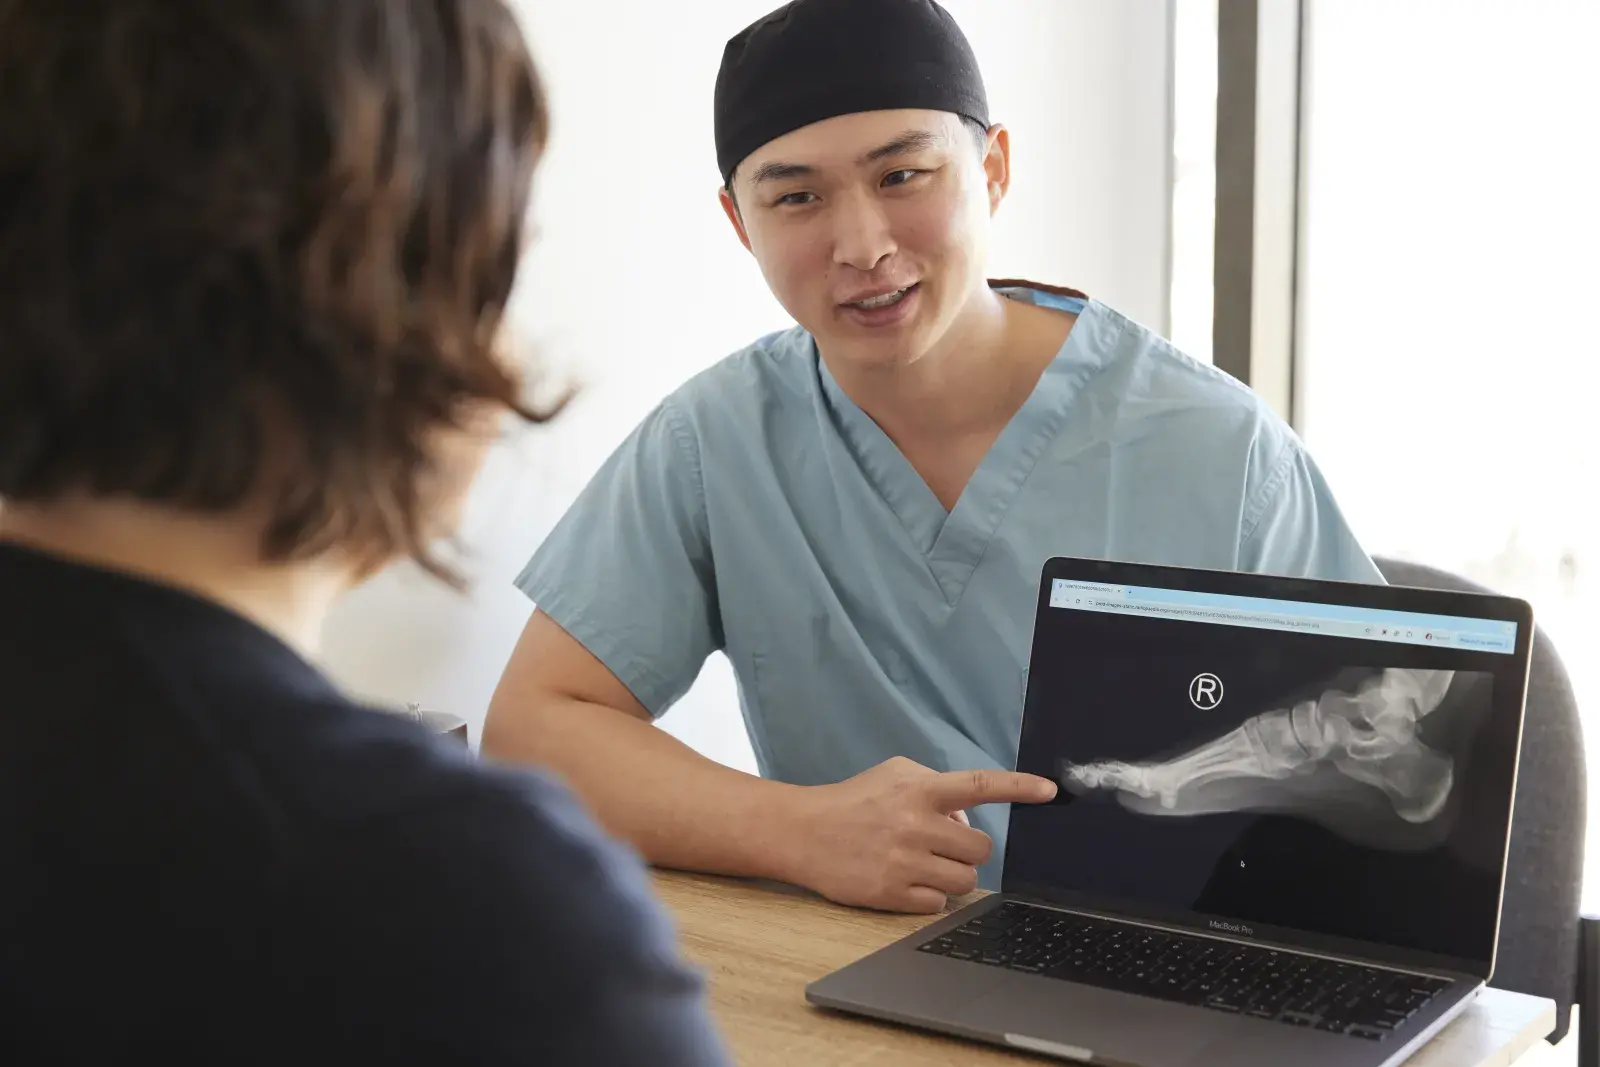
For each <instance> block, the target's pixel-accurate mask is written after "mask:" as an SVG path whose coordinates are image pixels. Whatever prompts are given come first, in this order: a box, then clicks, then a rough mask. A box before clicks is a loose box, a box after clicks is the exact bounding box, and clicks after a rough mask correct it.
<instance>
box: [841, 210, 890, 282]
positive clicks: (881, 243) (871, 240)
mask: <svg viewBox="0 0 1600 1067" xmlns="http://www.w3.org/2000/svg"><path fill="white" fill-rule="evenodd" d="M833 225H834V233H833V261H834V262H835V263H838V264H841V265H844V266H850V267H854V268H856V269H857V270H860V271H870V270H872V269H873V268H875V267H877V266H878V264H880V263H882V262H883V261H884V260H885V259H887V258H888V257H889V256H891V255H893V254H894V252H895V250H896V245H895V241H894V235H893V233H892V232H891V230H890V226H889V216H888V214H887V212H885V211H884V209H883V205H882V204H881V203H880V202H879V201H878V198H877V197H875V196H872V195H870V194H866V193H857V194H853V195H850V196H846V197H842V198H840V199H839V200H837V201H835V206H834V212H833Z"/></svg>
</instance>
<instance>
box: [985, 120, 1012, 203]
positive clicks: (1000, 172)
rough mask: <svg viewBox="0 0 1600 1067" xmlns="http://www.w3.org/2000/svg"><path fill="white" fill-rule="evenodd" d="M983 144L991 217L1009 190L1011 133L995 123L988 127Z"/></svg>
mask: <svg viewBox="0 0 1600 1067" xmlns="http://www.w3.org/2000/svg"><path fill="white" fill-rule="evenodd" d="M984 143H985V148H984V153H983V173H984V177H985V178H986V179H987V181H988V185H989V214H991V215H993V214H994V213H995V212H996V211H999V210H1000V202H1001V201H1003V200H1004V199H1005V198H1006V193H1008V192H1009V191H1010V190H1011V131H1010V130H1008V129H1006V128H1005V127H1004V126H1002V125H1000V124H999V123H998V122H997V123H995V124H994V125H993V126H990V127H989V134H988V136H987V137H986V138H985V142H984Z"/></svg>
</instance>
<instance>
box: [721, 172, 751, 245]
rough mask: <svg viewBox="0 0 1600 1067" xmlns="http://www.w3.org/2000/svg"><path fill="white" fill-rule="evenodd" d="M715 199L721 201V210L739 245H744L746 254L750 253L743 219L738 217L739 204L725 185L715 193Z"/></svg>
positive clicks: (748, 236)
mask: <svg viewBox="0 0 1600 1067" xmlns="http://www.w3.org/2000/svg"><path fill="white" fill-rule="evenodd" d="M717 199H718V200H721V201H722V210H723V212H724V213H725V214H726V215H727V216H728V221H729V222H731V223H733V232H734V233H736V234H738V235H739V243H740V244H742V245H744V250H745V251H746V252H749V251H751V248H750V235H749V234H748V233H746V232H745V228H744V219H743V218H741V217H740V215H739V202H738V201H737V200H735V199H734V198H733V194H732V193H731V192H729V191H728V187H727V186H726V185H724V186H723V187H722V188H721V189H719V190H718V191H717Z"/></svg>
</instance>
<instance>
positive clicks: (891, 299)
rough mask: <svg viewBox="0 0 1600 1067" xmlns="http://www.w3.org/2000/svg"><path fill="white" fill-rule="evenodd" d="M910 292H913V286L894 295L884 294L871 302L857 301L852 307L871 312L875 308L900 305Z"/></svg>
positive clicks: (870, 300) (895, 292)
mask: <svg viewBox="0 0 1600 1067" xmlns="http://www.w3.org/2000/svg"><path fill="white" fill-rule="evenodd" d="M910 291H911V286H909V285H908V286H906V287H905V288H904V289H896V290H895V291H894V292H892V293H884V294H883V295H882V296H875V297H872V298H871V299H869V300H857V301H856V302H855V303H854V304H852V305H851V306H852V307H858V308H864V309H866V310H869V311H870V310H873V309H874V308H886V307H888V306H889V305H890V304H898V303H900V301H901V300H904V299H905V295H906V294H907V293H909V292H910Z"/></svg>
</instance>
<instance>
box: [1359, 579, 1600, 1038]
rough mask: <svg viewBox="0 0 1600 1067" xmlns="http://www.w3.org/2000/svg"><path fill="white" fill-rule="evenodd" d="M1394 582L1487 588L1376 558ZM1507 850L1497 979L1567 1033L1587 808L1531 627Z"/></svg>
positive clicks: (1557, 693) (1569, 712)
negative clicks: (1536, 1001) (1536, 1000)
mask: <svg viewBox="0 0 1600 1067" xmlns="http://www.w3.org/2000/svg"><path fill="white" fill-rule="evenodd" d="M1377 564H1378V568H1379V569H1380V570H1381V571H1383V574H1384V577H1385V578H1387V579H1388V581H1389V583H1390V584H1391V585H1405V586H1414V587H1420V588H1424V589H1454V590H1458V591H1463V592H1473V593H1483V592H1490V590H1488V589H1485V588H1484V587H1483V586H1482V585H1479V584H1478V583H1476V582H1472V581H1470V580H1468V579H1466V578H1463V577H1461V576H1459V575H1455V574H1451V573H1449V572H1448V571H1442V570H1439V569H1437V568H1434V567H1428V566H1424V565H1422V564H1418V563H1407V562H1402V561H1400V560H1392V559H1379V560H1377ZM1529 670H1530V676H1529V679H1528V702H1527V714H1526V718H1525V719H1524V722H1523V729H1522V756H1521V762H1520V764H1519V766H1518V771H1517V795H1516V800H1515V809H1514V811H1513V813H1512V817H1511V854H1510V857H1509V860H1508V863H1507V867H1506V890H1505V901H1504V904H1503V905H1502V907H1501V910H1500V947H1499V953H1498V960H1497V962H1496V965H1495V972H1494V979H1493V983H1494V985H1496V986H1498V987H1500V988H1502V989H1510V990H1513V991H1515V992H1518V993H1529V994H1532V995H1535V996H1541V997H1549V998H1550V999H1551V1000H1553V1001H1555V1002H1556V1029H1555V1032H1554V1033H1552V1034H1551V1035H1550V1042H1551V1044H1554V1043H1555V1042H1557V1041H1559V1040H1561V1038H1562V1037H1564V1036H1565V1035H1566V1032H1567V1026H1568V1022H1569V1020H1570V1017H1571V1014H1572V1003H1573V998H1574V996H1575V993H1576V987H1577V978H1578V973H1577V972H1578V909H1579V906H1580V899H1579V894H1580V890H1581V888H1582V881H1583V836H1584V822H1585V815H1586V812H1587V808H1586V796H1585V777H1584V760H1583V730H1582V726H1581V725H1580V722H1579V719H1578V702H1577V698H1576V697H1575V696H1574V695H1573V691H1572V684H1571V682H1570V681H1569V680H1568V678H1567V672H1566V668H1565V667H1563V666H1562V665H1561V658H1560V657H1559V656H1558V655H1557V654H1556V650H1555V646H1554V645H1552V644H1551V643H1550V639H1549V638H1548V637H1547V636H1545V634H1544V633H1543V632H1542V631H1541V632H1537V633H1536V634H1535V635H1534V641H1533V658H1532V662H1531V664H1530V666H1529Z"/></svg>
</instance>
